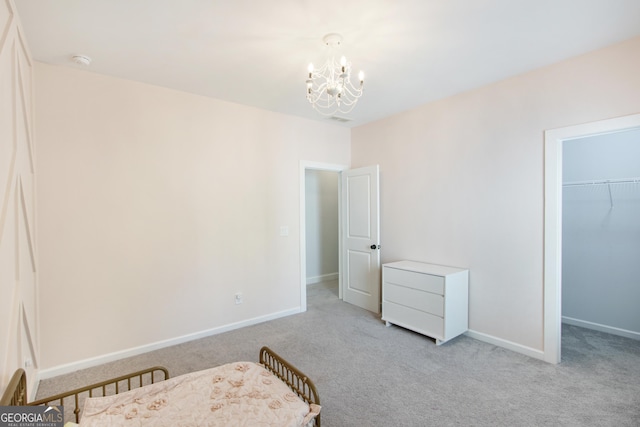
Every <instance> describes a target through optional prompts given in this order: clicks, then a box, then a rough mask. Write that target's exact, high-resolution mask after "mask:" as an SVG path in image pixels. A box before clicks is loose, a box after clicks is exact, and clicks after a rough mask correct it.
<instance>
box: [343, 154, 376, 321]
mask: <svg viewBox="0 0 640 427" xmlns="http://www.w3.org/2000/svg"><path fill="white" fill-rule="evenodd" d="M379 181H380V179H379V167H378V165H375V166H367V167H364V168H359V169H352V170H348V171H343V172H342V227H343V233H342V239H343V242H342V258H343V263H342V265H343V267H344V271H343V273H342V280H343V291H342V295H343V299H344V301H346V302H348V303H350V304H354V305H357V306H358V307H362V308H364V309H367V310H369V311H373V312H374V313H380V242H379V237H380V202H379V200H380V197H379V196H380V194H379Z"/></svg>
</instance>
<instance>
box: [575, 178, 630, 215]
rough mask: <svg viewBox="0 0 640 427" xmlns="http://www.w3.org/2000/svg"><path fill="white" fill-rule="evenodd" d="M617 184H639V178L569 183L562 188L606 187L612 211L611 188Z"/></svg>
mask: <svg viewBox="0 0 640 427" xmlns="http://www.w3.org/2000/svg"><path fill="white" fill-rule="evenodd" d="M617 184H640V177H638V178H622V179H602V180H594V181H571V182H564V183H563V184H562V186H563V187H585V186H592V185H606V186H607V188H608V190H609V203H610V204H611V209H613V195H612V194H611V186H612V185H617Z"/></svg>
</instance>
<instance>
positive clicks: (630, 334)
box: [562, 316, 640, 340]
mask: <svg viewBox="0 0 640 427" xmlns="http://www.w3.org/2000/svg"><path fill="white" fill-rule="evenodd" d="M562 323H566V324H567V325H573V326H580V327H582V328H587V329H593V330H596V331H600V332H606V333H608V334H613V335H619V336H621V337H626V338H631V339H634V340H640V332H635V331H629V330H626V329H620V328H616V327H614V326H607V325H601V324H600V323H594V322H588V321H586V320H580V319H574V318H573V317H566V316H562Z"/></svg>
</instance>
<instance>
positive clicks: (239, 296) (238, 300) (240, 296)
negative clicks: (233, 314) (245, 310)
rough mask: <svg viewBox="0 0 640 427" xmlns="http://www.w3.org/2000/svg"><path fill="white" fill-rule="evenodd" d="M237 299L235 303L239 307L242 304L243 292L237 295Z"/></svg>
mask: <svg viewBox="0 0 640 427" xmlns="http://www.w3.org/2000/svg"><path fill="white" fill-rule="evenodd" d="M235 297H236V300H235V301H236V305H238V304H242V292H238V293H237V294H236V295H235Z"/></svg>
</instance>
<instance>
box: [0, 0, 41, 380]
mask: <svg viewBox="0 0 640 427" xmlns="http://www.w3.org/2000/svg"><path fill="white" fill-rule="evenodd" d="M32 99H33V96H32V64H31V58H30V54H29V50H28V48H27V46H26V43H25V40H24V37H23V36H22V31H21V27H20V22H19V18H18V16H17V14H16V12H15V6H14V4H13V1H11V0H10V1H1V2H0V349H1V350H0V391H1V390H4V387H5V385H6V383H7V382H8V381H9V378H11V375H12V374H13V372H14V371H15V370H16V369H17V368H25V370H26V371H27V375H28V377H29V378H30V382H31V384H29V387H30V388H31V389H33V387H32V386H33V385H34V383H35V380H36V378H37V377H36V375H34V373H35V371H36V369H37V368H38V367H39V365H40V358H39V354H40V351H39V342H38V337H39V328H38V298H37V294H38V282H37V277H36V274H37V265H38V256H37V241H36V224H35V222H36V220H35V215H36V212H35V170H36V162H35V144H34V132H33V113H32V110H33V105H32V104H33V103H32Z"/></svg>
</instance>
